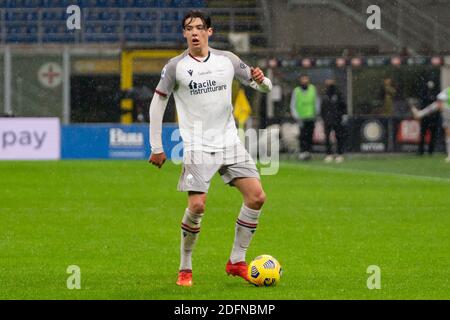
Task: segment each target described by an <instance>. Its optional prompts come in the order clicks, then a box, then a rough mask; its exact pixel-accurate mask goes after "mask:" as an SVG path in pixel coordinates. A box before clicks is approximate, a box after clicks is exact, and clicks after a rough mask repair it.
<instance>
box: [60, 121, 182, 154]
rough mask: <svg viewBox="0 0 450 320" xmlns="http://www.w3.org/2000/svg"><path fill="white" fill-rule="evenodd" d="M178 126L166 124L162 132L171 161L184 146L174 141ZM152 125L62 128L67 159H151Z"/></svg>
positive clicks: (88, 125)
mask: <svg viewBox="0 0 450 320" xmlns="http://www.w3.org/2000/svg"><path fill="white" fill-rule="evenodd" d="M177 129H178V126H175V125H173V126H172V125H165V126H164V128H163V133H162V140H163V145H164V150H165V151H166V155H167V156H168V158H170V156H171V150H172V149H173V148H174V147H175V146H176V145H178V144H180V143H181V139H180V138H179V135H178V140H177V139H173V137H174V135H173V132H174V131H175V130H177ZM148 133H149V128H148V124H142V125H141V124H137V125H119V124H79V125H67V126H63V128H62V151H61V154H62V158H63V159H147V158H148V157H149V155H150V143H149V134H148Z"/></svg>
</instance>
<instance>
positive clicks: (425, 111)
mask: <svg viewBox="0 0 450 320" xmlns="http://www.w3.org/2000/svg"><path fill="white" fill-rule="evenodd" d="M440 107H441V106H440V101H435V102H433V103H432V104H430V105H429V106H427V107H426V108H423V109H422V110H417V108H416V107H412V109H411V110H412V112H413V115H414V118H416V119H422V118H423V117H425V116H427V115H429V114H431V113H433V112H436V111H439V109H440Z"/></svg>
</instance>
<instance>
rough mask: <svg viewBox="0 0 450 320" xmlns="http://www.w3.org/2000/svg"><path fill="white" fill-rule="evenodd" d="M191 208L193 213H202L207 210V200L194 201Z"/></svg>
mask: <svg viewBox="0 0 450 320" xmlns="http://www.w3.org/2000/svg"><path fill="white" fill-rule="evenodd" d="M189 210H190V211H191V212H192V213H196V214H200V213H203V212H205V202H204V201H201V200H200V201H194V202H192V203H191V204H190V206H189Z"/></svg>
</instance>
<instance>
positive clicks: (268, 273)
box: [248, 254, 282, 287]
mask: <svg viewBox="0 0 450 320" xmlns="http://www.w3.org/2000/svg"><path fill="white" fill-rule="evenodd" d="M281 274H282V270H281V265H280V263H279V262H278V261H277V259H275V258H274V257H272V256H270V255H268V254H263V255H261V256H258V257H256V258H255V259H254V260H253V261H252V262H251V263H250V264H249V265H248V276H249V278H250V282H251V283H253V284H254V285H255V286H258V287H262V286H266V287H269V286H274V285H276V284H277V283H278V282H280V278H281Z"/></svg>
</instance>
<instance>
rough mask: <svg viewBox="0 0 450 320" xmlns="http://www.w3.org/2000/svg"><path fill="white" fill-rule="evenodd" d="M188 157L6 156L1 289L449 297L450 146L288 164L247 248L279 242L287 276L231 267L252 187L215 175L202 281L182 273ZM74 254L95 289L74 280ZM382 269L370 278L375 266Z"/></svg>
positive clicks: (127, 294)
mask: <svg viewBox="0 0 450 320" xmlns="http://www.w3.org/2000/svg"><path fill="white" fill-rule="evenodd" d="M179 173H180V166H176V165H174V164H172V163H167V164H166V165H165V166H164V167H163V168H162V169H161V170H158V169H156V168H155V167H152V166H150V165H149V164H147V163H146V161H58V162H12V161H6V162H0V299H152V300H153V299H155V300H157V299H175V300H181V299H225V300H226V299H274V300H276V299H296V300H297V299H449V298H450V282H449V278H450V165H448V164H445V163H444V161H443V157H441V156H435V157H424V158H416V157H412V156H409V157H408V156H393V157H388V156H386V157H377V158H366V157H354V158H353V159H350V160H348V161H346V162H345V163H343V164H341V165H336V164H332V165H325V164H324V163H322V162H319V161H317V160H315V161H312V162H310V163H305V164H299V163H297V162H295V161H286V162H283V163H281V166H280V170H279V172H278V174H277V175H274V176H263V177H262V181H263V186H264V189H265V191H266V193H267V202H266V204H265V206H264V208H263V213H262V216H261V218H260V224H259V226H258V230H257V232H256V233H255V237H254V238H253V242H252V245H251V246H250V248H249V251H248V254H247V259H248V260H250V259H251V258H253V257H256V256H257V255H259V254H271V255H273V256H275V257H276V258H277V259H278V260H279V261H280V263H281V264H282V267H283V270H284V273H283V277H282V279H281V282H280V284H279V285H278V286H276V287H271V288H258V287H254V286H252V285H249V284H247V283H245V282H244V281H243V280H242V279H238V278H233V277H228V276H227V275H226V274H225V263H226V262H227V259H228V257H229V253H230V250H231V245H232V241H233V237H234V224H235V220H236V217H237V214H238V211H239V208H240V206H241V196H240V194H239V193H238V192H237V190H235V189H234V188H231V187H228V186H225V185H223V183H222V181H221V179H220V178H219V177H218V176H216V177H215V178H214V180H213V183H212V186H211V189H210V193H209V196H208V200H207V205H206V214H205V217H204V219H203V222H202V232H201V234H200V238H199V241H198V243H197V247H196V250H195V251H194V256H193V264H194V286H193V287H192V288H180V287H177V286H176V285H175V281H176V275H177V269H178V264H179V241H180V229H179V226H180V220H181V217H182V214H183V212H184V209H185V207H186V195H185V194H183V193H180V192H177V191H176V184H177V181H178V176H179ZM69 265H77V266H79V267H80V269H81V289H80V290H69V289H68V288H67V286H66V280H67V278H68V277H69V276H70V274H68V273H66V269H67V267H68V266H69ZM370 265H377V266H379V267H380V269H381V289H379V290H377V289H375V290H369V289H368V288H367V279H368V277H369V276H370V274H368V273H367V268H368V266H370Z"/></svg>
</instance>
